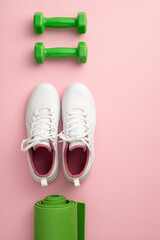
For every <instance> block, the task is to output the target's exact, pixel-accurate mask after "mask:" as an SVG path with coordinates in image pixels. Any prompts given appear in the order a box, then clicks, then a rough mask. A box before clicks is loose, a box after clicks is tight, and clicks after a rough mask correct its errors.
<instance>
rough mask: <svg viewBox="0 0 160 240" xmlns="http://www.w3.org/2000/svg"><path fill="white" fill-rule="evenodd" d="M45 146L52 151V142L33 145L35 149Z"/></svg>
mask: <svg viewBox="0 0 160 240" xmlns="http://www.w3.org/2000/svg"><path fill="white" fill-rule="evenodd" d="M39 147H43V148H46V149H47V150H48V151H49V152H51V151H52V148H51V144H50V143H49V141H48V142H41V143H39V144H37V145H35V146H34V147H33V150H34V151H35V150H36V149H37V148H39Z"/></svg>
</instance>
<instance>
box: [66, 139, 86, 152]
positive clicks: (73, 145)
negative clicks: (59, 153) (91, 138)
mask: <svg viewBox="0 0 160 240" xmlns="http://www.w3.org/2000/svg"><path fill="white" fill-rule="evenodd" d="M76 148H82V149H83V151H84V152H85V151H86V145H85V144H84V143H83V142H81V141H76V142H71V143H69V150H70V151H73V150H74V149H76Z"/></svg>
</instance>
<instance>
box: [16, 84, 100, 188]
mask: <svg viewBox="0 0 160 240" xmlns="http://www.w3.org/2000/svg"><path fill="white" fill-rule="evenodd" d="M62 120H63V131H62V132H61V133H60V134H58V125H59V121H60V100H59V96H58V93H57V91H56V89H55V88H54V87H53V86H52V85H51V84H49V83H41V84H39V85H38V86H36V87H35V88H34V89H33V91H32V93H31V95H30V97H29V100H28V104H27V109H26V129H27V139H25V140H23V141H22V145H21V150H22V151H27V158H28V164H29V168H30V171H31V174H32V177H33V178H34V179H35V180H36V181H37V182H39V183H41V185H42V186H47V185H48V183H49V182H52V181H53V180H54V179H55V178H56V177H57V175H58V170H59V159H58V146H57V145H58V144H57V138H58V136H59V137H60V138H61V141H62V142H63V149H62V161H63V171H64V175H65V176H66V178H67V179H68V180H69V181H71V182H73V183H74V185H75V186H79V185H80V183H81V182H83V181H84V180H86V178H87V177H88V175H89V173H90V170H91V167H92V164H93V160H94V132H95V125H96V107H95V102H94V99H93V96H92V94H91V92H90V91H89V90H88V88H87V87H86V86H85V85H83V84H81V83H72V84H71V85H69V86H68V87H67V88H66V90H65V92H64V95H63V98H62Z"/></svg>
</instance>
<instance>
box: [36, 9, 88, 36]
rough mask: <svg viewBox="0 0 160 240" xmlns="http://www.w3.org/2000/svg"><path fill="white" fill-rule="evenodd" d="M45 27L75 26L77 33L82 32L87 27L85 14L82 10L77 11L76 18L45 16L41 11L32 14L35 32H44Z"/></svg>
mask: <svg viewBox="0 0 160 240" xmlns="http://www.w3.org/2000/svg"><path fill="white" fill-rule="evenodd" d="M45 27H47V28H73V27H77V29H78V33H80V34H83V33H85V32H86V29H87V16H86V13H84V12H79V13H78V17H77V18H67V17H53V18H45V17H44V15H43V13H42V12H36V13H35V15H34V29H35V32H36V33H37V34H41V33H43V32H44V29H45Z"/></svg>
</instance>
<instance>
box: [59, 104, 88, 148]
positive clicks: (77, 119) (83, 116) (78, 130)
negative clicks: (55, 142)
mask: <svg viewBox="0 0 160 240" xmlns="http://www.w3.org/2000/svg"><path fill="white" fill-rule="evenodd" d="M74 132H75V134H74ZM58 136H59V137H60V138H61V139H62V140H61V141H60V142H64V141H66V142H69V143H72V142H75V141H81V142H82V143H84V144H85V145H86V146H87V147H88V149H89V150H90V125H89V121H88V115H87V113H86V111H85V110H84V109H83V108H82V107H77V106H76V107H72V108H71V109H70V110H69V112H68V117H67V119H66V126H65V129H64V130H63V131H62V132H61V133H60V134H59V135H58Z"/></svg>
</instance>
